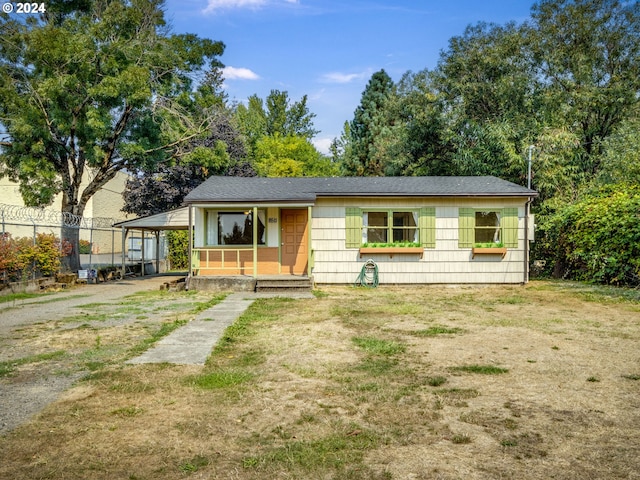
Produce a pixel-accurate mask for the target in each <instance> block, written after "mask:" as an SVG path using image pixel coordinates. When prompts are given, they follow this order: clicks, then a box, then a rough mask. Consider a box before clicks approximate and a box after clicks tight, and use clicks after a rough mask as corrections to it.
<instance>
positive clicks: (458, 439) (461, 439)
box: [451, 433, 471, 445]
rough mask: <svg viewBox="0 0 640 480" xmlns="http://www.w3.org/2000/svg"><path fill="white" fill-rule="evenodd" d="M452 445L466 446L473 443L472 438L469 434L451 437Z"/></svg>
mask: <svg viewBox="0 0 640 480" xmlns="http://www.w3.org/2000/svg"><path fill="white" fill-rule="evenodd" d="M451 443H455V444H458V445H462V444H466V443H471V437H470V436H469V435H467V434H464V433H462V434H457V435H454V436H453V437H451Z"/></svg>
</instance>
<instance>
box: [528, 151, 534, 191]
mask: <svg viewBox="0 0 640 480" xmlns="http://www.w3.org/2000/svg"><path fill="white" fill-rule="evenodd" d="M531 152H533V145H529V168H528V169H527V188H528V189H529V190H531Z"/></svg>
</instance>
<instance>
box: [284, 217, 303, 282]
mask: <svg viewBox="0 0 640 480" xmlns="http://www.w3.org/2000/svg"><path fill="white" fill-rule="evenodd" d="M280 226H281V228H282V273H283V274H289V275H304V274H306V273H307V261H308V254H307V251H308V245H309V230H308V221H307V210H306V209H304V210H290V209H288V210H284V209H283V210H281V211H280Z"/></svg>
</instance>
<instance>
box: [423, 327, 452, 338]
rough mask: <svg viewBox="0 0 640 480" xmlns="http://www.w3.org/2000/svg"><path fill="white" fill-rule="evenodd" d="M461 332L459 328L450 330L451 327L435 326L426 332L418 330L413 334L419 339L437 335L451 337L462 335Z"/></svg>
mask: <svg viewBox="0 0 640 480" xmlns="http://www.w3.org/2000/svg"><path fill="white" fill-rule="evenodd" d="M460 332H462V329H461V328H457V327H454V328H449V327H439V326H435V327H429V328H427V329H425V330H418V331H416V332H413V334H414V335H416V336H418V337H435V336H437V335H449V334H454V333H460Z"/></svg>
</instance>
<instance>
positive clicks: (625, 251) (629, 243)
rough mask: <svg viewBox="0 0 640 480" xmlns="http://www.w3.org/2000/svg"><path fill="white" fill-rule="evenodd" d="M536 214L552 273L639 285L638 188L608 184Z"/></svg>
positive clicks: (539, 250) (539, 247)
mask: <svg viewBox="0 0 640 480" xmlns="http://www.w3.org/2000/svg"><path fill="white" fill-rule="evenodd" d="M538 218H539V227H540V228H539V230H538V232H539V235H538V240H539V241H538V242H537V243H538V245H536V252H537V253H538V254H541V255H543V257H546V260H547V267H548V269H550V271H551V272H553V275H554V276H556V277H562V278H570V279H574V280H585V281H591V282H597V283H604V284H611V285H620V286H622V285H628V286H636V285H640V187H638V186H631V185H611V186H607V187H604V188H602V189H600V190H598V191H596V192H593V193H590V194H588V195H586V196H584V197H583V198H582V199H581V200H580V201H578V202H577V203H575V204H573V205H566V206H562V207H559V208H558V209H557V210H555V211H551V212H546V214H545V215H541V216H539V217H538Z"/></svg>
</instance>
